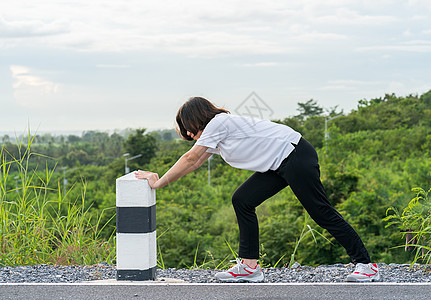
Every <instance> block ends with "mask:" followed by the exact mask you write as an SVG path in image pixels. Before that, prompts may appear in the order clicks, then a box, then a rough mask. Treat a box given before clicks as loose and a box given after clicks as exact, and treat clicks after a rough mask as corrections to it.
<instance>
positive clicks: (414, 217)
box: [383, 187, 431, 266]
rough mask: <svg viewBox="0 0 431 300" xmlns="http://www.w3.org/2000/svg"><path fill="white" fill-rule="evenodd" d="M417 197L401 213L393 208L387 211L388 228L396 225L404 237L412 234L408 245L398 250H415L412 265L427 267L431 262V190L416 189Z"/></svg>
mask: <svg viewBox="0 0 431 300" xmlns="http://www.w3.org/2000/svg"><path fill="white" fill-rule="evenodd" d="M412 191H413V192H415V193H416V195H415V197H414V198H413V199H412V200H411V201H410V202H409V204H408V205H407V206H406V207H405V208H404V209H403V210H402V212H401V211H399V210H398V209H397V208H395V207H391V208H389V209H388V210H387V211H386V215H387V216H386V218H384V219H383V220H384V221H386V222H388V224H387V225H386V227H389V226H391V225H396V226H397V227H398V228H399V229H400V230H401V232H402V235H403V236H406V235H407V233H410V234H411V239H409V238H406V243H405V244H403V245H400V246H397V247H396V248H400V247H405V248H413V249H414V257H413V259H412V262H411V265H412V266H413V264H415V263H418V262H422V263H425V266H427V265H429V262H430V260H431V189H429V190H428V191H426V190H424V189H422V188H419V187H418V188H414V189H412Z"/></svg>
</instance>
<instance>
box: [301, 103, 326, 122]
mask: <svg viewBox="0 0 431 300" xmlns="http://www.w3.org/2000/svg"><path fill="white" fill-rule="evenodd" d="M298 106H299V107H298V111H299V117H302V118H304V119H306V118H308V117H312V116H319V115H321V114H322V113H323V108H322V107H321V106H319V105H317V101H316V100H313V99H310V100H308V101H307V102H305V103H301V102H298Z"/></svg>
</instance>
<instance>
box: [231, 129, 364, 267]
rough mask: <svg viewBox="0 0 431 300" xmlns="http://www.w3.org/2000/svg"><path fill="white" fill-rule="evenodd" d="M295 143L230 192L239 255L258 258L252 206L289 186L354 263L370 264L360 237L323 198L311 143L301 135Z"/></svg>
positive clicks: (324, 196) (255, 226) (256, 224)
mask: <svg viewBox="0 0 431 300" xmlns="http://www.w3.org/2000/svg"><path fill="white" fill-rule="evenodd" d="M294 146H295V150H293V152H292V153H291V154H290V155H289V156H288V157H287V158H286V159H285V160H284V161H283V162H282V164H281V165H280V167H279V168H278V169H277V170H275V171H271V170H270V171H267V172H264V173H260V172H256V173H254V174H253V175H252V176H251V177H250V178H248V179H247V180H246V181H245V182H244V183H243V184H242V185H241V186H240V187H238V189H237V190H236V191H235V193H234V194H233V196H232V204H233V207H234V209H235V213H236V216H237V219H238V225H239V256H240V257H242V258H246V259H247V258H248V259H257V258H259V225H258V221H257V216H256V213H255V208H256V207H257V206H259V205H260V204H261V203H262V202H263V201H265V200H266V199H268V198H269V197H271V196H273V195H275V194H276V193H278V192H279V191H280V190H282V189H283V188H285V187H286V186H288V185H289V186H290V187H291V189H292V191H293V193H294V194H295V196H296V197H297V198H298V200H299V201H300V202H301V204H302V205H303V206H304V208H305V209H306V210H307V212H308V213H309V215H310V216H311V217H312V218H313V220H314V221H315V222H316V223H317V224H318V225H319V226H321V227H323V228H325V229H326V230H328V231H329V233H330V234H332V235H333V236H334V237H335V239H336V240H337V241H338V242H339V243H340V244H341V245H342V246H343V247H344V248H345V249H346V251H347V254H348V255H349V256H350V257H351V259H352V261H353V262H354V263H369V262H370V256H369V254H368V251H367V249H366V248H365V246H364V244H363V243H362V241H361V239H360V237H359V236H358V234H357V233H356V232H355V230H354V229H353V228H352V227H351V226H350V225H349V223H347V222H346V221H345V220H344V219H343V217H342V216H341V215H340V214H339V213H338V212H337V211H336V210H335V209H334V208H333V207H332V205H331V204H330V203H329V201H328V199H327V198H326V194H325V190H324V189H323V185H322V183H321V181H320V170H319V164H318V158H317V153H316V151H315V150H314V148H313V146H312V145H311V144H310V143H309V142H307V141H306V140H305V139H303V138H301V140H300V141H299V143H298V145H294ZM286 226H288V224H286Z"/></svg>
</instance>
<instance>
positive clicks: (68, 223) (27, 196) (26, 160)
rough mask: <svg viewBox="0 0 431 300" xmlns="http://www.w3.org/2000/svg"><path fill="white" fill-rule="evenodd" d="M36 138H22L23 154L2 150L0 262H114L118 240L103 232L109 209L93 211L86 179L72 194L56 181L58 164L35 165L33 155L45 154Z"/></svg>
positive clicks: (13, 264) (20, 151) (21, 263)
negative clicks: (104, 236)
mask: <svg viewBox="0 0 431 300" xmlns="http://www.w3.org/2000/svg"><path fill="white" fill-rule="evenodd" d="M33 139H34V136H33V137H32V136H31V135H30V134H29V135H28V140H26V141H25V142H24V140H23V139H21V140H20V141H19V140H17V146H18V156H16V155H15V156H14V155H13V154H12V153H10V152H9V151H8V150H7V149H6V148H5V147H4V146H2V148H1V150H0V217H1V221H0V266H16V265H33V264H95V263H100V262H108V263H112V262H113V261H114V260H115V244H114V243H115V240H114V238H113V236H111V237H110V238H109V239H108V240H103V239H101V237H100V233H101V232H102V230H103V229H104V227H105V226H106V224H108V222H109V221H108V222H107V223H106V224H100V220H101V217H102V215H103V213H105V211H103V212H102V213H101V215H99V216H94V215H92V214H91V213H90V210H91V205H90V206H88V205H86V204H85V190H86V185H85V184H84V187H83V189H82V193H81V195H80V197H79V198H77V199H68V194H66V195H64V194H62V193H61V188H60V184H59V183H57V184H55V183H51V180H52V178H53V175H54V170H55V168H54V169H52V170H50V169H49V168H48V167H47V166H46V167H45V169H44V170H43V171H38V170H37V169H33V170H30V169H29V166H30V160H31V159H32V158H34V157H39V158H40V157H43V156H41V155H38V154H36V153H32V152H31V144H32V142H33ZM45 158H46V159H49V158H47V157H45ZM53 186H54V187H53ZM72 188H73V187H72ZM112 215H113V216H112V218H113V217H114V216H115V214H114V213H112ZM113 232H114V231H113Z"/></svg>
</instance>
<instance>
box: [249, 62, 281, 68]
mask: <svg viewBox="0 0 431 300" xmlns="http://www.w3.org/2000/svg"><path fill="white" fill-rule="evenodd" d="M280 65H281V64H280V63H277V62H259V63H250V64H243V65H242V66H243V67H277V66H280Z"/></svg>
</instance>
